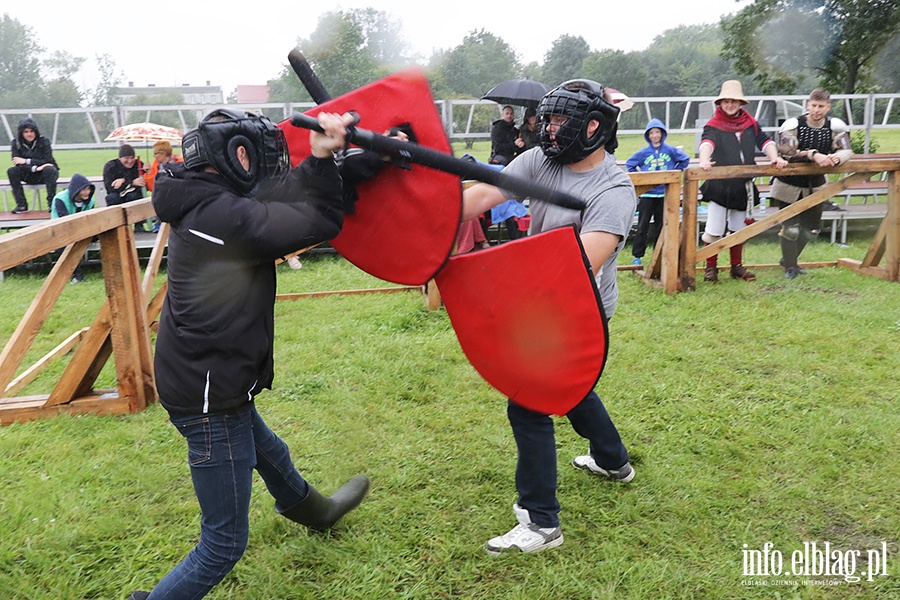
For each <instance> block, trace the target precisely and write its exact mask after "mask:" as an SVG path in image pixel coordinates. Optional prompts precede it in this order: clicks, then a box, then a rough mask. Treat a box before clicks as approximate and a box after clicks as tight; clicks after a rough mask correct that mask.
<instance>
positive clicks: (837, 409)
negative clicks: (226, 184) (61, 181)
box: [0, 235, 900, 600]
mask: <svg viewBox="0 0 900 600" xmlns="http://www.w3.org/2000/svg"><path fill="white" fill-rule="evenodd" d="M869 242H870V240H869V239H868V238H866V237H863V236H856V235H851V239H850V245H849V247H847V248H837V247H835V246H831V245H830V244H828V243H827V242H821V241H820V242H815V243H813V244H811V245H810V246H809V247H808V249H807V250H806V252H804V259H807V260H834V259H836V258H838V257H844V256H846V257H850V258H857V259H859V258H862V256H863V255H864V254H865V252H866V250H867V248H868V245H869ZM778 252H779V251H778V247H777V245H776V244H775V243H772V242H770V241H766V240H762V241H752V242H750V243H748V247H747V250H746V255H747V257H748V262H757V263H772V262H776V261H777V258H778V256H779V254H778ZM625 254H628V253H627V252H626V253H625ZM626 258H627V257H626ZM303 262H304V266H303V268H302V269H301V270H299V271H292V270H290V269H288V268H287V266H286V265H285V266H282V267H279V271H278V272H279V291H280V292H292V291H295V292H296V291H319V290H340V289H358V288H364V287H380V286H383V285H384V282H381V281H378V280H376V279H374V278H372V277H369V276H367V275H365V274H363V273H361V272H360V271H359V270H358V269H356V268H354V267H352V266H351V265H349V264H348V263H346V262H345V261H344V260H342V259H340V258H339V257H336V256H334V255H316V256H308V257H305V258H304V260H303ZM758 275H759V279H758V281H756V282H754V283H745V282H738V281H733V280H731V279H727V278H726V279H725V280H723V281H722V282H721V283H720V284H718V285H708V284H703V283H702V282H700V283H699V284H698V288H697V290H696V291H695V292H692V293H682V294H677V295H674V296H666V295H664V294H663V293H661V292H660V291H659V290H656V289H654V288H651V287H648V286H645V285H644V284H642V283H641V282H640V280H639V279H638V278H637V277H635V276H633V275H631V274H629V273H626V272H620V273H619V283H620V288H621V298H620V301H619V310H618V312H617V314H616V316H615V318H614V319H613V320H612V322H611V324H610V335H611V348H610V357H609V361H608V364H607V367H606V370H605V372H604V374H603V377H602V378H601V380H600V382H599V384H598V388H597V390H598V392H599V393H600V395H601V396H602V397H603V398H604V400H605V402H606V404H607V407H608V409H609V410H610V413H611V414H612V415H613V418H614V419H615V421H616V423H617V425H618V427H619V429H620V430H621V432H622V435H623V438H624V440H625V442H626V444H627V445H628V447H629V450H630V452H631V455H632V461H633V464H634V465H635V468H636V471H637V477H636V478H635V480H634V482H633V483H631V484H629V485H625V486H623V485H615V484H612V483H609V482H603V481H598V480H596V479H594V478H591V477H589V476H587V475H586V474H584V473H582V472H579V471H575V470H574V469H572V468H570V467H568V466H567V463H568V461H569V460H570V459H571V457H572V456H573V455H575V454H578V453H583V452H584V451H585V450H586V447H585V445H584V443H583V441H582V440H581V439H580V438H579V437H578V436H577V435H576V434H575V433H574V432H573V431H572V429H571V427H570V426H569V424H568V422H567V421H566V420H564V419H560V420H558V421H557V445H558V450H559V461H560V474H559V497H560V500H561V503H562V506H563V513H562V515H561V516H562V520H563V531H564V534H565V538H566V541H565V543H564V544H563V545H562V546H561V547H560V548H558V549H556V550H550V551H547V552H544V553H540V554H536V555H509V556H501V557H494V556H489V555H487V554H486V553H485V552H484V551H483V550H482V545H483V543H484V542H485V541H486V540H487V539H488V538H489V537H492V536H494V535H498V534H500V533H503V532H505V531H506V530H507V529H509V528H510V527H511V526H512V525H513V524H514V520H513V515H512V511H511V508H510V506H511V504H512V503H513V502H514V501H515V489H514V486H513V474H514V468H515V447H514V443H513V440H512V435H511V433H510V431H509V426H508V424H507V422H506V417H505V415H504V411H505V407H504V400H503V398H502V397H501V396H500V395H499V393H498V392H496V391H494V390H493V389H492V388H490V387H489V386H488V385H487V384H485V382H484V381H483V380H481V378H480V377H479V376H478V375H477V373H476V372H475V371H474V369H473V368H472V367H471V365H470V364H469V363H468V361H467V360H466V358H465V356H464V355H463V354H462V352H461V350H460V348H459V345H458V342H457V341H456V338H455V334H454V332H453V329H452V327H451V325H450V323H449V321H448V319H447V315H446V313H445V311H444V310H442V309H441V310H437V311H429V310H427V309H426V308H425V306H424V300H423V297H422V295H421V294H419V293H418V292H409V293H399V294H382V295H378V294H374V295H367V296H340V295H334V296H328V297H325V298H318V299H306V300H300V301H294V302H279V303H278V304H277V306H276V330H277V331H276V340H275V344H276V368H277V373H276V384H275V389H274V390H272V391H268V392H265V393H263V394H262V395H261V396H260V397H259V399H258V404H259V406H260V410H261V412H262V414H263V415H264V417H265V418H266V420H267V422H268V423H269V425H270V426H271V427H272V428H273V429H275V430H276V431H277V432H279V433H280V434H281V435H282V436H283V437H284V438H285V439H286V441H287V442H288V443H289V445H290V446H291V448H292V451H293V457H294V460H295V462H296V464H297V465H298V467H299V468H300V469H301V470H302V472H303V473H304V475H305V476H306V477H307V478H308V479H309V480H310V481H311V482H312V483H313V484H314V485H316V486H317V487H318V488H320V489H321V490H322V491H324V492H326V493H327V492H330V491H331V490H333V489H335V488H336V487H337V486H338V485H339V484H340V483H341V482H342V481H344V480H345V479H347V478H348V477H350V476H352V475H353V474H355V473H359V472H365V473H367V474H368V475H369V476H370V477H371V478H372V481H373V488H372V492H371V494H370V496H369V498H368V499H367V501H366V502H365V503H364V504H363V505H362V506H361V507H360V508H359V509H358V510H357V511H355V512H354V513H352V514H351V515H349V516H348V517H347V518H346V519H345V521H344V522H343V523H342V524H340V525H339V526H338V527H337V528H336V529H335V530H334V531H332V532H331V533H329V534H326V535H315V534H312V533H309V532H307V531H305V530H304V529H302V528H300V527H298V526H296V525H294V524H292V523H290V522H288V521H287V520H285V519H283V518H281V517H279V516H277V515H276V514H275V512H274V511H273V509H272V499H271V498H270V497H269V496H268V495H267V494H266V492H265V489H264V487H263V486H262V485H261V482H260V481H259V480H258V479H257V481H256V484H257V485H256V489H255V493H254V496H253V500H252V504H251V538H250V545H249V548H248V550H247V552H246V554H245V555H244V557H243V559H242V560H241V562H240V563H239V564H238V566H237V568H236V569H235V571H234V572H233V573H232V574H231V575H229V576H228V577H227V578H226V579H225V581H224V582H223V583H222V584H221V585H220V586H219V587H218V588H217V589H216V590H215V591H214V592H213V593H212V594H210V596H208V597H209V598H211V599H213V600H216V599H219V600H222V599H234V600H271V599H273V598H278V599H285V600H287V599H298V600H299V599H338V598H340V599H350V598H352V599H366V600H371V599H382V598H383V599H394V598H403V599H456V598H467V599H468V598H478V599H516V600H525V599H528V600H535V599H556V598H571V599H604V600H605V599H634V600H647V599H654V600H655V599H682V598H683V599H711V600H712V599H714V600H719V599H732V598H734V599H738V598H750V599H756V598H760V599H762V598H798V599H813V598H815V599H818V598H828V599H834V598H840V599H854V600H856V599H871V600H881V599H887V598H896V597H900V583H898V576H900V537H898V532H900V496H898V491H897V482H898V481H900V462H898V461H897V456H898V455H900V436H898V435H897V432H898V430H900V411H898V410H897V406H898V400H900V393H898V387H897V373H898V371H900V352H898V350H900V287H898V284H896V283H889V282H885V281H882V280H879V279H875V278H871V277H864V276H860V275H857V274H855V273H852V272H850V271H848V270H845V269H840V268H822V269H816V270H812V271H811V272H810V273H809V274H808V275H805V276H803V277H801V278H799V279H797V280H793V281H791V280H785V279H784V278H783V277H782V274H781V271H780V270H764V271H760V272H759V273H758ZM42 283H43V276H42V274H41V273H40V272H28V271H21V272H19V271H14V272H11V273H8V276H7V278H6V280H5V281H4V282H2V283H0V293H2V297H3V305H4V310H3V311H0V340H6V339H7V338H8V337H9V336H10V335H11V333H12V331H13V329H14V328H15V326H16V324H17V323H18V320H19V318H20V317H21V315H22V314H23V313H24V311H25V310H26V308H27V306H28V303H29V302H30V301H31V299H32V298H33V297H34V295H35V294H36V292H37V290H38V289H39V287H40V285H41V284H42ZM102 296H103V282H102V278H101V276H100V274H99V272H98V271H97V269H96V268H95V267H92V268H89V269H88V274H87V282H86V283H85V284H82V285H77V286H71V285H70V286H67V288H66V291H65V293H64V296H63V298H62V300H61V304H60V305H59V306H58V307H57V308H56V309H55V311H54V314H53V315H52V316H51V319H50V321H49V322H48V325H47V326H46V327H45V334H42V338H41V339H39V343H38V348H36V350H35V354H38V355H39V354H40V353H42V352H44V351H46V350H44V349H43V348H49V347H52V346H53V345H55V344H56V343H57V342H58V341H59V339H63V338H65V337H66V336H67V335H68V334H69V333H70V332H71V331H73V330H74V329H75V328H77V327H80V326H83V325H85V324H87V323H89V322H90V319H91V318H92V316H93V314H94V313H95V311H96V309H97V307H98V306H99V303H100V302H101V301H102ZM44 336H46V337H48V338H50V339H46V340H45V339H43V337H44ZM497 342H498V349H499V348H500V347H501V342H502V341H501V340H498V341H497ZM108 370H109V369H107V371H108ZM56 374H57V375H58V371H56ZM53 381H54V373H52V372H51V373H48V374H47V375H46V376H45V377H42V378H41V379H39V380H38V381H37V382H36V383H34V384H32V386H30V388H29V389H28V390H27V392H28V393H47V392H48V391H49V388H50V386H51V385H52V383H53ZM111 382H112V375H111V374H110V373H108V372H105V373H104V375H103V376H101V382H100V384H101V385H111ZM0 530H2V532H3V535H2V536H0V591H2V592H0V597H2V598H4V600H7V599H8V600H45V599H46V600H49V599H54V600H55V599H60V598H65V599H76V598H78V599H80V598H84V599H87V598H90V599H104V600H105V599H119V598H122V599H124V598H125V597H126V596H127V593H128V592H130V591H131V590H133V589H149V588H150V587H152V585H153V584H154V583H155V582H156V581H157V580H158V579H159V578H160V577H162V576H163V575H164V574H165V573H166V572H167V571H168V569H170V568H171V567H172V566H173V565H174V564H175V563H176V562H177V561H178V560H180V559H181V558H182V557H183V556H184V554H185V553H186V552H187V551H188V550H189V549H190V548H191V547H192V546H193V544H194V543H195V539H196V536H197V533H198V531H199V529H198V511H197V507H196V504H195V500H194V497H193V493H192V490H191V487H190V481H189V475H188V468H187V465H186V460H185V448H184V443H183V441H182V439H181V438H180V436H179V435H178V434H177V432H176V431H175V430H174V428H173V427H172V426H171V425H170V424H168V422H167V419H166V415H165V411H164V410H162V409H161V407H159V406H158V405H154V406H152V407H151V408H149V409H148V410H146V411H144V412H142V413H140V414H136V415H130V416H119V417H92V416H86V417H78V418H71V417H58V418H53V419H48V420H43V421H38V422H30V423H22V424H15V425H12V426H9V427H4V428H0ZM769 542H771V543H772V544H773V545H772V546H771V547H770V550H771V551H770V553H769V555H768V556H771V557H774V556H776V554H775V551H778V552H779V553H781V555H782V556H783V565H782V567H783V568H784V569H786V571H787V572H786V573H784V574H782V575H780V576H772V575H770V576H751V575H748V574H747V573H746V571H745V558H746V557H747V556H749V554H748V552H749V551H750V550H754V551H759V552H760V555H761V552H762V551H763V549H764V548H765V547H766V546H765V545H766V544H767V543H769ZM811 542H815V543H816V544H817V548H818V549H821V548H822V547H823V545H824V544H825V543H826V542H827V543H829V544H830V548H831V550H832V552H834V551H838V550H839V551H840V552H841V553H842V554H841V557H842V559H841V562H840V563H838V562H835V568H836V567H837V566H838V565H840V566H841V573H843V574H844V575H843V576H841V575H839V576H835V577H825V576H822V575H815V574H814V573H815V569H813V570H812V571H811V573H810V574H809V575H803V574H801V575H799V576H795V575H792V574H791V573H790V569H791V568H793V567H792V562H791V560H792V557H793V555H794V553H795V552H800V553H801V558H802V551H803V549H804V544H805V543H811ZM856 551H858V552H859V555H858V556H857V555H856V554H854V552H856ZM869 551H872V552H873V553H874V554H871V555H870V554H869ZM882 551H883V552H884V554H881V553H882ZM882 555H884V556H886V562H885V564H883V565H880V566H879V565H876V564H874V560H875V558H876V557H881V556H882ZM851 557H852V558H853V560H854V562H853V564H852V565H851V563H850V561H849V558H851ZM773 560H774V559H773ZM870 560H871V562H870ZM803 564H806V565H807V566H809V563H803V562H802V561H801V563H798V567H799V568H802V566H803ZM851 566H852V569H851ZM875 567H879V568H878V569H875ZM851 570H852V571H853V574H852V575H848V572H849V571H851ZM873 570H874V571H876V572H875V573H874V574H872V575H871V576H869V575H862V572H863V571H866V572H867V573H869V572H871V571H873ZM883 572H884V573H887V574H886V575H884V574H882V573H883ZM855 577H860V578H861V579H860V580H859V581H853V580H854V578H855ZM848 580H849V581H848Z"/></svg>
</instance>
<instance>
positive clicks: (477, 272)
mask: <svg viewBox="0 0 900 600" xmlns="http://www.w3.org/2000/svg"><path fill="white" fill-rule="evenodd" d="M435 280H436V282H437V285H438V289H439V290H440V292H441V298H442V299H443V301H444V304H445V306H446V307H447V314H448V315H449V316H450V321H451V323H452V324H453V329H454V330H455V331H456V335H457V338H458V339H459V343H460V346H461V347H462V349H463V352H464V353H465V354H466V356H467V357H468V359H469V361H470V362H471V363H472V366H474V367H475V369H476V370H477V371H478V372H479V373H480V374H481V376H482V377H484V379H485V380H486V381H487V382H488V383H490V384H491V385H492V386H493V387H495V388H496V389H497V390H499V391H500V392H502V393H503V394H505V395H506V396H507V397H508V398H509V399H510V400H512V401H513V402H516V403H517V404H520V405H522V406H525V407H526V408H530V409H532V410H536V411H538V412H542V413H545V414H556V415H564V414H566V413H567V412H569V411H570V410H571V409H572V408H573V407H574V406H575V405H576V404H578V403H579V402H580V401H581V400H582V399H583V398H584V397H585V396H586V395H587V394H588V393H589V392H590V391H591V390H592V389H593V388H594V386H595V385H596V383H597V380H598V379H599V378H600V374H601V372H602V371H603V366H604V364H605V363H606V355H607V350H608V348H609V342H608V331H607V327H606V319H605V317H604V315H603V308H602V305H601V303H600V298H599V295H598V293H597V288H596V286H595V284H594V281H593V274H592V273H591V270H590V267H589V265H588V261H587V258H586V256H585V254H584V249H583V248H582V246H581V240H580V239H579V238H578V236H577V235H576V233H575V229H574V228H570V227H565V228H561V229H555V230H552V231H548V232H545V233H541V234H537V235H533V236H531V237H527V238H523V239H520V240H516V241H513V242H508V243H506V244H503V245H501V246H495V247H494V248H491V249H489V250H481V251H477V252H472V253H469V254H463V255H459V256H453V257H451V258H450V260H449V261H448V264H447V266H446V267H444V269H442V270H441V271H440V273H438V274H437V276H436V278H435Z"/></svg>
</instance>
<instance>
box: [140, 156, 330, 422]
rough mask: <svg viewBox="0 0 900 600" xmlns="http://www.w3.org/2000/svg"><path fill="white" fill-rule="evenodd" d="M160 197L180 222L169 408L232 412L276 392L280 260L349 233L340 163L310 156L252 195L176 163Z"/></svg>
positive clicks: (166, 320)
mask: <svg viewBox="0 0 900 600" xmlns="http://www.w3.org/2000/svg"><path fill="white" fill-rule="evenodd" d="M152 198H153V206H154V208H155V209H156V214H157V215H158V216H159V218H160V219H161V220H162V221H165V222H167V223H170V224H171V234H170V238H169V251H168V269H167V271H168V282H169V288H168V291H167V293H166V300H165V303H164V305H163V309H162V314H161V315H160V321H159V332H158V334H157V340H156V357H155V369H156V386H157V389H158V391H159V397H160V402H161V403H162V404H163V406H164V407H165V408H166V409H167V410H169V411H171V412H177V413H198V414H200V413H211V412H219V411H225V410H230V409H233V408H235V407H237V406H240V405H242V404H244V403H246V402H248V401H251V400H252V399H253V397H254V396H255V395H256V394H257V393H259V392H260V391H261V390H263V389H264V388H270V387H271V386H272V379H273V357H272V350H273V338H274V330H275V319H274V307H275V264H274V261H275V259H277V258H279V257H281V256H284V255H286V254H289V253H291V252H294V251H297V250H300V249H302V248H306V247H308V246H311V245H314V244H318V243H320V242H323V241H326V240H330V239H332V238H334V237H335V236H336V235H337V234H338V233H340V230H341V226H342V225H343V211H342V209H341V207H342V189H341V177H340V175H339V173H338V169H337V166H336V165H335V163H334V161H333V160H331V159H327V160H320V159H317V158H312V157H310V158H308V159H306V160H305V161H304V162H303V163H301V164H300V165H299V166H298V167H297V168H295V169H292V170H291V172H290V173H289V174H288V175H287V176H286V177H284V178H282V179H279V180H277V181H272V180H269V181H267V182H265V183H264V187H263V189H259V190H255V196H254V197H251V196H243V195H241V194H239V193H238V192H237V191H236V190H235V189H234V188H232V187H231V186H230V185H229V184H228V182H227V180H225V179H224V178H223V177H222V176H220V175H218V174H216V173H204V172H196V171H190V170H186V169H185V168H184V165H183V164H182V163H168V164H167V165H166V169H165V170H164V171H161V172H160V175H159V176H158V177H157V179H156V186H155V188H154V191H153V196H152Z"/></svg>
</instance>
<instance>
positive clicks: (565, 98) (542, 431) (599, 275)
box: [463, 79, 637, 554]
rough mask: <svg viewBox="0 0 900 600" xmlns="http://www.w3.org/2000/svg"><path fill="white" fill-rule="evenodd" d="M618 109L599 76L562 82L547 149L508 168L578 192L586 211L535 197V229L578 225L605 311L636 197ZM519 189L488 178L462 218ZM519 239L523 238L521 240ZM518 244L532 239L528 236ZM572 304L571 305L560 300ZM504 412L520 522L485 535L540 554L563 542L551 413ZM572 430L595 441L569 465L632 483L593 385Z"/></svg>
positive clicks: (511, 405) (493, 549)
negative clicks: (620, 154) (616, 149)
mask: <svg viewBox="0 0 900 600" xmlns="http://www.w3.org/2000/svg"><path fill="white" fill-rule="evenodd" d="M618 115H619V109H618V108H616V107H615V106H614V105H613V104H612V102H611V101H610V99H609V95H608V93H607V91H606V89H605V88H604V87H603V86H602V85H600V84H599V83H597V82H595V81H589V80H585V79H576V80H572V81H567V82H565V83H562V84H560V85H559V86H558V87H556V88H555V89H553V90H551V91H550V92H549V93H548V94H547V95H546V96H544V97H543V99H541V103H540V106H539V107H538V117H539V119H540V122H541V147H540V148H539V149H538V148H534V149H532V150H529V151H528V152H526V153H524V154H522V155H521V156H519V157H517V158H516V159H515V160H513V161H512V162H511V163H510V164H509V166H507V167H506V169H505V172H507V173H509V174H511V175H514V176H516V177H517V178H519V179H522V178H524V179H527V180H531V181H534V182H535V183H539V184H542V185H544V186H546V187H550V188H555V189H558V190H560V191H563V192H566V193H568V194H571V195H573V196H575V197H578V198H581V199H582V200H584V201H585V203H586V207H585V208H584V210H580V211H579V210H572V209H566V208H560V207H558V206H556V205H552V204H549V203H547V202H545V201H542V200H540V199H539V198H534V199H532V201H531V206H530V208H531V231H532V232H533V233H542V232H545V231H548V230H550V229H554V228H558V227H567V226H574V227H575V230H576V232H577V233H578V234H579V237H580V239H581V244H582V246H583V248H584V252H585V255H586V256H587V259H588V261H589V262H590V265H591V270H592V271H593V272H594V275H595V278H596V282H597V289H598V290H599V293H600V299H601V302H602V303H603V308H604V312H605V313H606V316H607V318H609V317H611V316H612V315H613V313H614V312H615V309H616V301H617V299H618V295H619V292H618V286H617V285H616V257H617V256H618V254H619V252H620V251H621V250H622V247H623V246H624V245H625V238H626V237H627V235H628V231H629V229H630V228H631V222H632V220H633V217H634V210H635V207H636V205H637V196H636V195H635V192H634V186H633V185H632V183H631V178H630V177H629V176H628V175H627V174H626V173H625V172H624V171H623V170H621V169H619V168H618V167H617V166H616V162H615V158H614V157H613V156H612V155H611V154H610V153H609V152H607V148H612V147H613V146H614V144H615V141H616V120H617V117H618ZM514 196H515V195H514V194H513V193H512V192H510V191H508V190H501V189H499V188H497V187H495V186H492V185H487V184H483V183H482V184H477V185H474V186H472V187H470V188H468V189H467V190H466V191H465V192H463V220H469V219H474V218H476V217H477V216H478V215H480V214H481V213H483V212H485V211H486V210H488V209H490V208H492V207H494V206H497V205H498V204H500V203H502V202H504V201H505V200H507V199H509V198H512V197H514ZM515 243H520V242H515ZM521 243H523V244H524V243H527V241H525V242H521ZM560 309H561V310H565V307H560ZM507 416H508V418H509V423H510V425H511V426H512V430H513V435H514V437H515V439H516V449H517V451H518V462H517V465H516V490H517V491H518V493H519V496H518V498H517V500H516V503H515V504H514V505H513V511H514V513H515V516H516V520H517V521H518V525H516V526H515V527H513V528H512V529H511V530H510V531H509V532H507V533H506V534H504V535H501V536H497V537H494V538H491V539H490V540H488V542H487V544H486V546H485V549H486V550H487V551H488V552H489V553H491V554H499V553H501V552H505V551H520V552H536V551H538V550H544V549H547V548H555V547H557V546H559V545H560V544H562V543H563V535H562V529H561V527H560V521H559V511H560V504H559V500H558V499H557V498H556V481H557V458H556V438H555V435H554V426H553V420H552V417H551V416H550V415H547V414H543V413H540V412H537V411H534V410H531V409H529V408H526V407H524V406H520V405H518V404H516V403H515V402H513V401H511V400H510V401H509V402H508V403H507ZM565 416H566V418H567V419H569V421H570V422H571V423H572V427H573V429H574V430H575V431H576V432H577V433H578V435H580V436H581V437H583V438H585V439H586V440H587V441H588V442H589V443H590V445H589V447H588V453H587V454H584V455H580V456H576V457H575V458H574V459H573V460H572V465H573V466H574V467H576V468H578V469H582V470H584V471H587V472H588V473H591V474H594V475H597V476H599V477H601V478H604V479H609V480H613V481H617V482H620V483H628V482H629V481H631V480H632V479H633V478H634V469H633V468H632V466H631V463H630V462H629V460H628V450H627V449H626V448H625V444H623V443H622V438H621V436H620V435H619V431H618V430H617V429H616V426H615V424H613V422H612V419H611V418H610V416H609V414H608V413H607V412H606V408H605V407H604V406H603V402H602V401H601V400H600V397H599V396H598V395H597V393H596V392H594V391H591V392H589V393H588V395H587V396H585V397H584V398H583V399H582V400H581V401H580V402H579V403H578V404H577V405H576V406H575V407H574V408H572V409H571V410H569V412H568V413H566V415H565Z"/></svg>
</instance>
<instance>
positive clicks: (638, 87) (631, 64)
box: [580, 50, 650, 96]
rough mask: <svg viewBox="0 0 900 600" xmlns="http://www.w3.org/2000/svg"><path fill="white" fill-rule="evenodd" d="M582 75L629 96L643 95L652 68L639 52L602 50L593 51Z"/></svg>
mask: <svg viewBox="0 0 900 600" xmlns="http://www.w3.org/2000/svg"><path fill="white" fill-rule="evenodd" d="M580 76H581V77H584V78H586V79H593V80H594V81H597V82H599V83H602V84H603V85H608V86H609V87H611V88H615V89H617V90H619V91H621V92H623V93H625V94H627V95H629V96H642V95H644V90H645V89H646V87H647V79H648V78H649V77H650V70H649V69H648V68H647V65H646V64H645V63H644V61H643V60H641V54H640V53H639V52H623V51H622V50H600V51H599V52H596V51H595V52H591V53H590V54H588V56H587V57H586V58H585V59H584V63H582V72H581V75H580Z"/></svg>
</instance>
